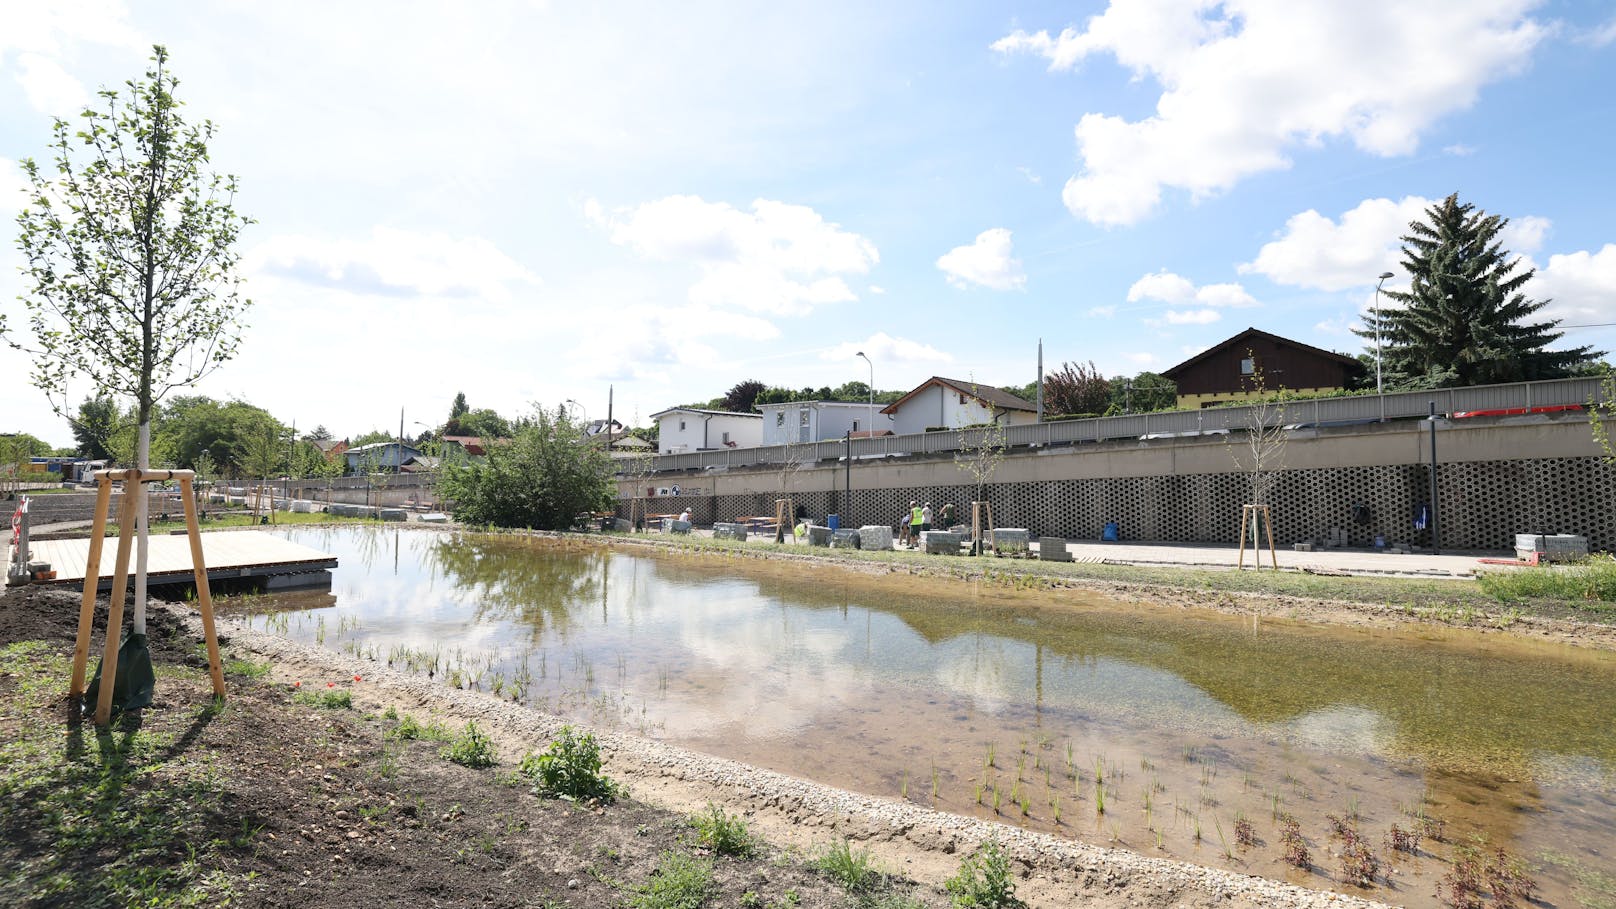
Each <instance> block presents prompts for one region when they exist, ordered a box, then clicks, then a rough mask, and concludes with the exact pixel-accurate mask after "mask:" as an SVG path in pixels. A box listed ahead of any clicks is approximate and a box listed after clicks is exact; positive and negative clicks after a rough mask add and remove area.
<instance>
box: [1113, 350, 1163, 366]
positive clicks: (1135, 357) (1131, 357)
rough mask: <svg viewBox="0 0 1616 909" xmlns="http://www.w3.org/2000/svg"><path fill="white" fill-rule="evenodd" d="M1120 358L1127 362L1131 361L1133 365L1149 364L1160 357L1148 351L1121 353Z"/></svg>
mask: <svg viewBox="0 0 1616 909" xmlns="http://www.w3.org/2000/svg"><path fill="white" fill-rule="evenodd" d="M1122 358H1123V359H1124V360H1127V361H1128V362H1129V363H1132V364H1133V365H1135V366H1149V365H1151V364H1152V363H1156V362H1158V361H1159V360H1160V359H1161V358H1160V357H1158V356H1156V355H1155V354H1153V353H1148V352H1141V353H1125V354H1123V355H1122Z"/></svg>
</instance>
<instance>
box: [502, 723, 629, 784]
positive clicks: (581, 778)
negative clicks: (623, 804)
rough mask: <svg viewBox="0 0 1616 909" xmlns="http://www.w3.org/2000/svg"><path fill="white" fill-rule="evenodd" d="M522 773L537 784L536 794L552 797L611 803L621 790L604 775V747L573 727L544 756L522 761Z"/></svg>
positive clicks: (565, 729) (562, 731)
mask: <svg viewBox="0 0 1616 909" xmlns="http://www.w3.org/2000/svg"><path fill="white" fill-rule="evenodd" d="M521 771H522V773H523V774H524V775H525V776H527V777H528V778H529V779H531V780H532V781H533V791H534V792H536V793H538V794H539V795H542V796H547V797H549V798H559V799H570V800H574V801H581V800H583V799H599V800H601V801H603V802H609V801H611V800H613V799H614V798H616V797H617V793H618V789H619V787H618V785H617V784H616V783H614V782H612V781H611V780H609V779H607V778H606V775H605V774H603V773H601V772H600V745H599V744H598V743H597V742H596V741H595V737H594V736H593V735H590V734H589V733H587V732H585V733H579V732H578V731H577V730H575V729H573V728H572V727H571V726H562V727H561V729H560V730H559V731H558V732H557V733H556V737H555V739H554V740H552V741H551V742H550V747H549V748H546V749H545V750H544V753H543V754H529V755H527V756H526V757H524V758H522V765H521Z"/></svg>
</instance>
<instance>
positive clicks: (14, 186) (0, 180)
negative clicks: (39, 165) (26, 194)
mask: <svg viewBox="0 0 1616 909" xmlns="http://www.w3.org/2000/svg"><path fill="white" fill-rule="evenodd" d="M27 188H28V180H27V178H26V177H24V176H23V175H22V169H21V168H19V167H18V166H17V162H15V161H12V160H10V159H8V158H0V213H10V212H16V211H21V210H22V204H23V194H22V193H23V190H25V189H27ZM8 220H9V219H8Z"/></svg>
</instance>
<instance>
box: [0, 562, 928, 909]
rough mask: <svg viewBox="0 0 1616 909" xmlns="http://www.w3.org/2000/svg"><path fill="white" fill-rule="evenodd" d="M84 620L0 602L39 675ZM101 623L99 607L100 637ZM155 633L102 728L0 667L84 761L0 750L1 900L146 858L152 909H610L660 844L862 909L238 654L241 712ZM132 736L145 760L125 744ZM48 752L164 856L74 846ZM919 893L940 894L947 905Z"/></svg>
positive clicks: (21, 719)
mask: <svg viewBox="0 0 1616 909" xmlns="http://www.w3.org/2000/svg"><path fill="white" fill-rule="evenodd" d="M77 612H78V597H77V595H75V594H73V593H72V592H70V591H65V590H50V589H41V588H23V589H21V590H14V591H11V592H8V593H6V594H4V595H3V596H0V647H3V646H5V645H11V644H16V643H18V642H29V641H38V642H45V644H46V645H47V647H46V648H44V649H45V650H46V651H47V652H46V653H45V654H44V657H46V658H47V659H46V661H45V662H44V663H40V664H37V665H46V666H49V667H51V668H53V669H57V670H60V669H61V668H63V667H65V665H66V661H67V659H68V658H69V657H70V655H71V650H72V646H73V635H74V632H75V623H76V621H77ZM104 616H105V604H104V603H102V604H101V608H100V609H99V610H98V613H97V619H98V624H97V629H98V633H97V635H96V636H95V637H96V639H97V640H99V638H100V634H99V630H100V629H102V628H104V622H105V618H104ZM148 630H149V632H150V640H151V646H152V654H153V659H154V662H155V663H156V664H157V665H158V669H159V681H158V689H157V698H158V700H157V703H155V704H154V705H153V706H152V707H151V708H149V709H147V710H145V711H142V714H143V715H141V716H139V717H128V718H125V719H124V720H123V721H122V722H121V723H119V722H116V721H115V723H114V728H113V729H112V730H111V731H110V732H108V733H103V734H102V735H100V736H97V735H96V732H95V730H94V727H93V726H91V725H90V724H88V723H87V722H86V723H81V722H80V721H79V720H78V719H77V716H76V713H77V711H76V708H75V706H74V705H72V704H70V703H69V701H68V700H67V697H66V693H67V683H68V679H67V677H66V675H65V673H64V674H62V675H61V676H60V677H58V678H48V677H47V678H39V677H38V675H37V672H36V671H35V670H36V668H37V666H36V664H29V665H24V664H23V663H22V661H20V660H16V659H8V660H7V662H6V663H5V664H4V665H0V739H4V740H8V741H11V740H16V739H20V738H24V737H25V736H27V735H37V734H39V733H41V732H43V734H44V740H45V741H46V742H47V743H50V744H49V746H48V748H47V751H48V752H49V751H57V752H59V751H61V750H63V749H64V748H65V749H72V748H77V750H78V752H79V753H78V754H76V755H69V756H67V757H65V758H63V756H62V755H60V754H54V755H53V754H49V753H47V754H44V755H34V756H32V760H31V763H32V765H33V766H30V765H29V764H28V763H25V762H30V757H29V756H28V755H25V754H23V753H21V752H13V751H6V752H0V779H3V780H4V784H3V786H0V794H3V795H4V796H5V805H4V806H3V807H0V905H7V906H27V907H34V906H73V907H79V906H97V905H104V906H120V905H127V904H129V903H131V902H135V901H136V899H135V897H136V894H134V893H131V892H129V891H128V889H127V887H126V884H127V881H128V880H130V879H131V877H130V876H129V875H122V876H121V877H120V875H119V873H118V872H119V866H120V865H122V864H123V863H125V862H126V861H127V860H128V858H129V857H130V855H131V854H132V853H137V852H138V855H139V860H140V861H141V862H143V863H145V864H146V869H147V870H150V871H152V872H154V874H147V875H144V876H142V877H140V878H139V879H140V880H142V881H145V880H148V879H151V878H155V882H154V883H152V884H151V886H150V889H148V890H147V891H145V894H144V895H145V896H149V897H151V898H152V899H153V901H154V904H157V905H169V904H180V905H186V904H191V903H193V902H195V903H200V904H217V902H218V901H220V900H221V899H222V898H223V897H225V896H229V897H230V902H231V905H236V906H249V907H250V906H265V907H294V906H295V907H298V909H323V907H354V906H384V905H400V906H476V907H524V906H561V905H565V906H575V907H607V906H612V907H615V906H621V905H624V904H625V901H626V900H628V899H630V898H632V897H633V896H634V894H635V892H636V888H637V887H639V886H642V885H643V884H645V883H646V882H647V881H649V880H651V879H652V877H653V876H654V874H655V870H654V869H655V868H656V866H657V864H658V862H659V859H660V857H661V856H662V854H663V853H665V852H668V851H675V852H683V853H688V854H691V855H694V856H696V857H698V858H699V859H705V860H710V861H712V862H713V863H714V882H715V883H714V889H713V891H712V898H711V900H710V901H709V905H728V906H737V905H756V906H759V907H762V906H765V905H769V904H770V903H773V904H774V905H778V906H788V905H801V906H807V907H821V906H824V907H828V906H842V905H846V904H847V903H848V901H849V897H848V896H847V894H845V893H844V892H843V891H842V889H841V887H840V886H839V885H837V884H835V883H833V882H831V881H829V880H827V879H826V878H825V877H823V876H821V875H819V874H818V873H816V872H815V871H813V870H812V869H810V868H808V867H807V866H806V865H805V863H804V856H802V855H798V854H789V853H787V852H785V851H782V850H780V849H776V848H772V847H769V846H767V845H764V846H763V847H762V848H761V849H760V850H759V852H758V854H757V856H756V857H753V858H744V859H743V858H733V857H717V856H710V855H707V854H706V853H705V851H704V850H703V849H701V848H700V846H699V844H698V843H697V842H696V840H697V837H696V834H695V831H694V830H693V829H692V827H691V826H690V824H689V823H688V821H687V817H686V815H684V814H682V813H677V812H672V811H667V810H660V809H657V808H654V807H651V806H649V805H646V804H644V803H642V802H640V801H638V800H636V799H634V798H632V797H630V798H624V799H620V800H618V801H616V802H615V803H613V804H610V805H596V804H589V805H576V804H573V803H570V802H567V801H560V800H554V799H544V798H540V797H538V796H536V795H534V794H533V793H532V792H531V791H530V789H529V786H528V785H527V781H526V779H525V778H521V777H519V776H518V775H517V774H515V773H514V772H513V771H514V764H515V761H514V760H513V759H511V758H509V757H508V756H507V759H506V760H505V761H504V762H503V763H502V764H501V765H499V766H496V767H495V768H493V769H488V770H473V769H468V768H466V767H462V766H459V765H456V764H453V763H450V762H448V761H446V760H444V759H443V758H442V757H440V756H439V748H440V747H441V743H438V742H428V741H412V742H391V741H387V740H386V739H385V738H384V735H385V733H386V732H387V730H388V729H390V728H392V726H393V725H394V724H393V723H392V722H389V721H387V720H384V719H381V718H380V717H378V716H374V715H367V714H364V713H361V712H359V711H357V710H344V709H322V708H319V707H315V706H311V705H308V704H304V703H299V702H297V701H296V700H294V692H293V690H292V689H291V688H290V687H289V686H287V685H285V684H281V683H278V682H274V681H271V679H270V677H269V676H267V675H260V673H261V671H262V670H261V668H260V667H254V666H251V665H250V664H244V663H239V662H232V663H230V664H229V665H230V666H231V668H232V669H234V670H236V671H232V672H231V673H230V674H229V676H228V678H227V682H228V686H229V695H228V700H227V701H226V703H225V706H224V707H223V709H214V707H213V704H212V698H211V692H210V691H209V688H208V682H207V675H206V663H205V661H204V659H203V658H202V656H201V654H200V652H199V648H198V643H197V641H196V639H195V637H194V635H193V633H192V632H191V631H189V630H188V629H186V627H185V625H184V624H183V622H182V620H181V619H180V618H178V617H177V616H176V615H175V614H174V613H171V612H169V611H166V610H164V609H161V608H154V609H153V610H152V611H151V614H150V617H149V622H148ZM227 644H228V642H227ZM423 719H424V717H423ZM141 739H145V740H148V741H149V742H151V743H152V746H153V747H151V748H150V749H142V748H140V747H135V746H134V745H133V744H132V743H133V742H136V741H139V740H141ZM86 740H88V741H89V742H90V743H94V744H87V742H86ZM75 743H76V745H75ZM97 752H99V754H97ZM109 755H119V756H121V757H122V759H123V761H124V762H123V763H117V761H116V760H115V759H114V758H113V757H109ZM57 759H63V760H65V761H67V762H68V763H69V764H70V765H71V764H72V762H74V761H77V762H78V763H79V764H82V765H84V766H87V767H88V768H89V772H91V773H96V774H100V775H98V776H95V779H96V780H97V781H98V782H99V784H100V785H101V786H102V791H105V783H106V781H107V780H108V779H113V778H115V779H116V782H117V790H116V795H115V797H116V798H118V799H120V800H121V801H123V802H125V803H128V804H142V803H146V804H150V803H151V802H152V800H153V798H154V797H155V799H156V800H157V801H158V802H159V803H160V804H161V807H160V808H159V809H157V810H154V811H150V812H148V813H147V815H146V816H145V817H144V818H143V822H144V823H146V824H149V825H157V826H159V827H162V828H166V829H165V831H163V832H166V833H169V834H174V835H173V836H171V837H168V838H167V839H163V838H161V837H159V838H157V839H158V841H159V842H161V843H164V844H166V845H167V848H166V849H156V850H153V849H151V848H147V847H148V846H149V845H150V844H149V843H146V842H145V841H141V842H127V843H120V842H119V834H125V835H127V834H130V833H131V830H132V829H133V828H130V827H119V826H117V825H116V824H114V823H111V822H110V821H109V822H106V823H104V824H103V823H102V821H104V820H105V817H104V814H105V813H104V812H91V813H89V814H88V815H87V816H86V817H84V818H82V819H81V820H82V822H83V824H82V825H81V826H80V829H79V830H78V833H79V834H82V836H79V837H77V838H76V839H74V838H71V837H66V838H64V836H63V833H64V831H63V830H62V829H61V828H62V827H63V826H64V825H63V823H62V817H61V816H60V812H59V810H58V802H59V800H60V796H61V795H62V791H63V789H64V788H65V786H66V785H67V784H68V783H71V782H73V781H75V780H80V779H81V776H79V775H75V772H73V771H72V769H71V767H70V771H69V772H68V773H66V774H65V775H51V774H42V773H39V772H37V767H38V766H44V765H48V764H49V763H50V762H51V761H52V760H57ZM115 763H116V767H114V764H115ZM198 774H201V776H200V777H199V776H198ZM176 780H189V781H191V783H192V785H185V786H176V785H174V782H175V781H176ZM198 780H200V781H201V782H198ZM91 797H93V796H91ZM98 819H99V820H98ZM87 828H89V829H87ZM128 838H130V839H134V837H128ZM193 850H194V851H193ZM120 882H123V883H120ZM915 889H916V888H914V887H913V886H912V885H910V884H908V883H906V882H903V881H898V880H892V881H889V883H888V885H887V888H886V894H887V897H888V898H891V899H897V898H899V897H901V896H902V895H903V894H905V893H908V892H910V891H914V890H915ZM747 894H753V895H754V896H751V897H748V896H747ZM919 895H920V896H921V897H922V898H923V900H924V902H925V903H929V904H931V905H938V904H940V903H941V897H940V896H939V895H937V894H936V893H925V892H921V893H920V894H919ZM142 901H144V900H142ZM900 905H901V904H900ZM913 905H918V904H913Z"/></svg>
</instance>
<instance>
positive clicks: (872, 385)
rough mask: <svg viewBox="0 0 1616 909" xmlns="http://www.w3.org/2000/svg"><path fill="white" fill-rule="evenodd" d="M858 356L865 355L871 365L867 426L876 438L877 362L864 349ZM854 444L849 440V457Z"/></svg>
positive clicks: (871, 436) (872, 436) (866, 360)
mask: <svg viewBox="0 0 1616 909" xmlns="http://www.w3.org/2000/svg"><path fill="white" fill-rule="evenodd" d="M857 356H860V357H864V362H865V363H868V364H869V366H870V387H869V392H870V425H869V426H867V427H865V428H866V429H867V430H869V433H870V438H872V439H873V438H875V364H874V363H870V358H869V357H865V356H864V351H862V350H861V351H859V352H858V354H857ZM852 444H853V443H852V442H848V445H849V448H848V449H847V456H848V457H849V458H851V457H852V456H853V449H852V447H851V446H852Z"/></svg>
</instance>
